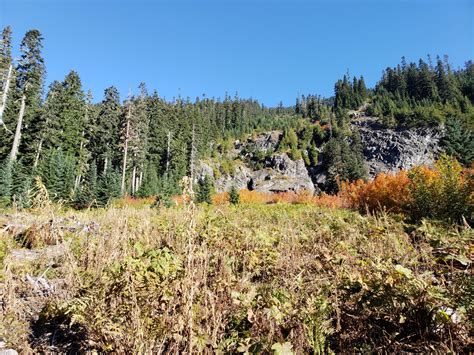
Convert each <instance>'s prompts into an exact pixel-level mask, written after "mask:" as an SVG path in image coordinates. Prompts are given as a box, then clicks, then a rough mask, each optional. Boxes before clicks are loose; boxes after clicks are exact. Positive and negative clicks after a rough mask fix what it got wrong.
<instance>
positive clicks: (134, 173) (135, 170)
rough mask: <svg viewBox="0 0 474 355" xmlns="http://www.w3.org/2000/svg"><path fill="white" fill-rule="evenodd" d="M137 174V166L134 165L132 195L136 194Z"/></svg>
mask: <svg viewBox="0 0 474 355" xmlns="http://www.w3.org/2000/svg"><path fill="white" fill-rule="evenodd" d="M136 176H137V167H136V166H134V167H133V171H132V195H135V178H136Z"/></svg>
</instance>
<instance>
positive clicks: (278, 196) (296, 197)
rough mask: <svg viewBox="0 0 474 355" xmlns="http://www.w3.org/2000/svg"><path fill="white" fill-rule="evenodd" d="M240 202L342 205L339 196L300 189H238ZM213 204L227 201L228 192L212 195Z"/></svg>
mask: <svg viewBox="0 0 474 355" xmlns="http://www.w3.org/2000/svg"><path fill="white" fill-rule="evenodd" d="M239 196H240V203H243V204H273V203H289V204H312V205H317V206H323V207H331V208H336V207H343V206H344V204H343V201H342V199H341V198H340V197H339V196H336V195H327V194H325V193H323V194H321V195H319V196H315V195H314V194H313V193H312V192H310V191H306V190H301V191H298V192H295V191H286V192H259V191H250V190H247V189H245V190H240V191H239ZM212 199H213V203H214V204H215V205H222V204H227V203H229V194H228V193H227V192H221V193H218V194H215V195H214V196H213V197H212Z"/></svg>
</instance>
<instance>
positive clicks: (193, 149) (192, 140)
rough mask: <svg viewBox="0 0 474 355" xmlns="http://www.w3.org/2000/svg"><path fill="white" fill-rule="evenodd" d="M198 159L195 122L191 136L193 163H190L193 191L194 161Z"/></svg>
mask: <svg viewBox="0 0 474 355" xmlns="http://www.w3.org/2000/svg"><path fill="white" fill-rule="evenodd" d="M195 158H196V134H195V127H194V122H193V132H192V136H191V163H190V170H191V171H190V174H191V189H192V186H193V184H194V159H195Z"/></svg>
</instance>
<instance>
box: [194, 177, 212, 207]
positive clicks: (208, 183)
mask: <svg viewBox="0 0 474 355" xmlns="http://www.w3.org/2000/svg"><path fill="white" fill-rule="evenodd" d="M212 190H213V183H212V179H211V177H210V176H209V175H206V176H205V177H204V178H203V179H200V180H199V181H198V188H197V192H196V202H198V203H207V204H209V205H211V204H212Z"/></svg>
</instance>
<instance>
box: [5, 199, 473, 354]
mask: <svg viewBox="0 0 474 355" xmlns="http://www.w3.org/2000/svg"><path fill="white" fill-rule="evenodd" d="M245 194H247V196H248V195H250V196H252V198H254V197H255V193H245ZM245 194H244V196H245ZM261 197H262V196H260V195H259V198H261ZM289 198H290V197H289V196H288V195H285V196H284V200H285V201H286V200H287V199H289ZM291 198H293V197H291ZM298 198H301V200H300V201H305V202H303V203H301V204H295V205H291V204H281V203H277V204H272V205H258V204H255V205H254V204H246V205H245V206H241V207H230V206H227V205H219V206H217V207H205V208H200V207H199V208H195V207H190V206H189V205H187V207H186V208H171V209H161V210H159V211H157V210H153V209H150V208H148V207H143V208H135V207H133V208H131V207H128V206H124V207H121V208H111V209H108V210H90V211H86V212H77V211H68V210H63V211H57V213H56V215H55V218H56V219H58V220H59V219H61V221H62V222H61V223H63V224H65V223H72V221H80V223H81V225H83V226H89V225H93V223H94V225H95V224H97V225H98V226H99V227H98V228H90V229H87V230H84V229H80V230H79V229H78V230H76V231H74V232H69V233H65V235H64V236H63V240H64V241H63V242H62V244H61V245H62V246H64V252H63V253H59V254H58V253H56V254H54V255H52V254H48V253H45V254H44V255H41V256H40V257H38V258H36V259H34V260H32V261H25V260H23V261H21V262H20V260H18V258H17V257H16V256H15V255H16V254H15V253H14V251H15V250H17V249H18V248H19V245H17V244H15V243H14V242H13V235H12V234H11V233H10V232H3V233H2V235H1V236H0V238H1V240H3V241H5V242H6V243H7V244H8V249H7V254H6V257H5V260H4V272H3V277H4V283H3V284H2V286H3V287H2V290H3V291H2V294H1V299H2V302H3V303H2V308H1V310H0V336H1V337H4V338H5V339H6V340H7V342H8V344H9V345H10V346H12V347H14V348H15V349H17V350H19V351H22V352H28V351H33V350H34V351H86V350H97V351H114V352H157V353H162V352H173V353H176V352H186V351H188V352H189V351H190V350H192V351H193V352H205V353H214V352H244V351H249V352H271V351H272V347H273V348H274V349H275V348H278V347H279V346H281V347H291V348H292V350H293V351H294V352H296V353H305V352H314V353H326V352H329V351H330V350H331V351H337V352H348V351H350V352H352V351H367V350H371V351H400V350H407V351H431V350H432V349H437V350H441V351H450V350H452V351H462V350H467V349H469V348H468V347H467V348H466V346H467V345H466V344H469V342H470V341H472V338H469V337H468V331H469V329H471V330H472V328H469V327H470V325H469V322H468V319H469V316H470V315H472V302H471V301H472V299H469V291H465V290H466V287H467V290H469V287H468V285H469V282H470V281H469V280H471V281H472V278H471V279H469V274H468V273H466V271H465V268H466V266H465V265H466V264H463V263H462V262H460V263H459V265H460V266H459V265H458V266H456V265H454V264H453V263H451V264H450V263H448V262H444V259H439V257H438V256H436V255H438V254H434V252H435V250H438V251H437V252H439V250H448V249H444V248H447V247H448V246H449V252H448V255H449V256H450V258H451V259H449V260H452V258H455V259H456V260H460V261H463V260H464V262H465V259H463V258H466V255H468V253H469V247H468V245H469V244H468V242H467V241H468V240H469V238H471V237H472V233H471V231H470V230H469V229H466V228H464V229H463V228H454V227H453V228H448V229H445V227H441V226H436V225H432V224H429V223H427V224H424V225H422V226H421V227H417V228H412V229H411V230H408V229H407V228H408V227H405V226H404V225H403V224H402V223H398V222H396V221H394V220H392V219H391V218H390V217H388V216H386V215H382V216H381V217H378V218H375V217H370V216H367V217H363V216H361V215H359V214H358V213H356V212H350V211H346V210H340V209H334V208H333V209H328V208H326V207H319V206H315V205H314V203H313V199H312V198H311V200H310V201H311V203H307V200H306V198H307V195H305V197H296V200H297V201H298ZM323 199H327V200H328V202H324V203H322V205H324V206H326V204H327V205H329V204H330V203H332V202H331V201H332V200H331V198H329V197H323ZM252 201H254V200H252ZM10 218H13V219H15V220H17V221H20V220H21V221H22V223H23V224H29V223H36V224H41V223H42V222H43V221H44V222H45V221H46V220H47V219H46V218H47V217H46V216H42V215H41V214H35V215H32V214H29V213H19V214H15V215H12V216H10ZM435 245H436V249H433V248H434V246H435ZM42 250H46V249H42ZM446 260H448V258H446ZM462 265H464V266H462ZM467 265H468V264H467ZM463 268H464V269H463ZM26 275H30V276H33V277H40V276H42V277H44V278H45V279H47V281H48V283H49V284H50V285H52V286H54V287H52V289H51V291H47V292H46V291H45V290H42V289H37V288H35V287H33V286H32V284H31V283H30V282H29V281H27V279H26ZM470 303H471V308H469V307H468V305H469V304H470ZM463 305H464V306H463ZM466 305H467V306H466ZM462 307H464V311H463V310H462V309H463V308H462ZM466 307H467V308H466ZM448 308H450V309H454V310H455V314H456V317H457V320H456V321H454V319H453V318H451V315H450V314H448V313H449V312H448V311H447V309H448ZM469 312H471V313H469ZM445 314H448V315H445Z"/></svg>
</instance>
